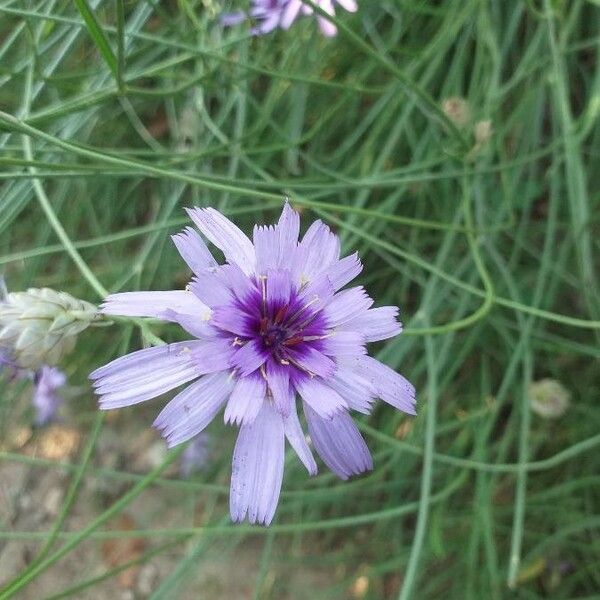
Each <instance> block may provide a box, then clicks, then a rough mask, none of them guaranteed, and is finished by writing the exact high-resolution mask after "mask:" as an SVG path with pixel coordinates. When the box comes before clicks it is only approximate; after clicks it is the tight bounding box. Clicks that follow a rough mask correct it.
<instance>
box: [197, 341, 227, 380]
mask: <svg viewBox="0 0 600 600" xmlns="http://www.w3.org/2000/svg"><path fill="white" fill-rule="evenodd" d="M234 354H235V349H234V347H233V346H232V345H231V343H230V342H229V341H228V340H224V339H211V340H197V341H196V342H195V343H194V346H193V348H192V351H191V359H192V361H193V362H194V365H195V367H196V371H197V373H198V374H199V375H205V374H206V373H214V372H215V371H223V370H225V369H227V368H228V367H230V366H231V363H232V361H233V357H234Z"/></svg>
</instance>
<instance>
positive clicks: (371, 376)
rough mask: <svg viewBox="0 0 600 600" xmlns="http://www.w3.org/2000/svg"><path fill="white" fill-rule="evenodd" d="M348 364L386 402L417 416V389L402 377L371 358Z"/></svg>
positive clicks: (357, 359)
mask: <svg viewBox="0 0 600 600" xmlns="http://www.w3.org/2000/svg"><path fill="white" fill-rule="evenodd" d="M348 364H350V365H351V366H352V368H355V369H357V371H358V373H360V374H361V375H362V376H363V377H364V378H365V379H367V380H368V381H369V383H370V384H371V386H372V387H373V389H374V391H375V393H376V394H377V396H378V397H379V398H381V399H382V400H383V401H384V402H387V403H388V404H391V405H392V406H393V407H394V408H397V409H398V410H401V411H403V412H405V413H408V414H409V415H414V414H416V410H415V388H414V387H413V385H412V384H411V383H410V382H409V381H408V380H407V379H405V378H404V377H402V375H400V374H399V373H396V371H394V370H393V369H390V367H388V366H387V365H384V364H383V363H380V362H379V361H378V360H375V359H374V358H371V357H370V356H359V357H355V358H352V359H350V361H349V363H348Z"/></svg>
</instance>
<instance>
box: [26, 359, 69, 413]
mask: <svg viewBox="0 0 600 600" xmlns="http://www.w3.org/2000/svg"><path fill="white" fill-rule="evenodd" d="M33 381H34V384H35V388H34V392H33V397H32V402H33V407H34V408H35V411H36V417H35V422H36V425H46V424H47V423H49V422H50V421H51V420H52V419H53V417H54V414H55V413H56V411H57V410H58V407H59V406H60V405H61V404H62V401H63V399H62V398H61V397H60V396H59V395H58V393H57V390H58V389H59V388H61V387H62V386H63V385H65V383H66V381H67V377H66V375H65V374H64V373H63V372H62V371H61V370H60V369H57V368H56V367H49V366H48V365H44V366H43V367H42V368H41V369H39V370H38V371H36V372H35V374H34V376H33Z"/></svg>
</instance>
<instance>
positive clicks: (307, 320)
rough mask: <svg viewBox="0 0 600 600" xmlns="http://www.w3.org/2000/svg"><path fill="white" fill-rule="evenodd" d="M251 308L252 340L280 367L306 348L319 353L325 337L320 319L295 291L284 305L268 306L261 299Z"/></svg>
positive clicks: (318, 314)
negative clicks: (258, 343) (255, 340)
mask: <svg viewBox="0 0 600 600" xmlns="http://www.w3.org/2000/svg"><path fill="white" fill-rule="evenodd" d="M253 308H254V310H252V313H251V314H252V315H253V323H252V327H251V328H252V332H253V334H254V335H253V337H254V338H255V339H257V340H258V341H259V342H260V344H261V347H262V349H263V350H264V351H265V352H267V353H269V354H271V355H272V356H273V357H274V358H275V359H276V360H277V361H278V362H280V363H284V364H285V363H286V362H294V356H295V355H296V353H298V352H300V353H303V352H305V351H306V350H307V347H308V346H311V347H313V348H316V349H318V347H320V345H321V340H322V339H323V338H324V336H325V335H326V330H325V323H324V319H323V317H322V315H321V314H320V312H319V311H316V310H314V308H313V307H312V306H311V304H310V302H309V301H306V300H305V299H303V298H301V296H300V295H299V294H298V292H297V291H296V290H292V291H291V293H290V297H289V300H287V301H284V300H279V301H271V302H270V301H269V300H267V299H266V298H265V297H263V295H261V296H260V304H259V305H258V306H256V305H255V306H254V307H253Z"/></svg>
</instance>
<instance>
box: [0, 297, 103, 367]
mask: <svg viewBox="0 0 600 600" xmlns="http://www.w3.org/2000/svg"><path fill="white" fill-rule="evenodd" d="M97 316H98V312H97V310H96V307H95V306H94V305H92V304H90V303H89V302H85V301H84V300H79V299H78V298H74V297H73V296H71V295H70V294H67V293H66V292H57V291H55V290H52V289H49V288H41V289H38V288H30V289H28V290H27V291H25V292H11V293H4V295H3V297H2V300H1V301H0V350H2V351H3V352H4V354H5V355H7V356H10V359H11V360H12V361H13V362H14V364H15V365H17V366H18V367H21V368H26V369H38V368H41V367H42V366H43V365H44V364H56V363H57V362H58V361H59V360H60V359H61V358H62V357H63V356H64V355H66V354H68V353H69V352H71V351H72V350H73V348H74V347H75V341H76V336H77V334H78V333H80V332H81V331H83V330H84V329H86V328H87V327H88V326H89V325H90V324H91V323H92V322H93V321H94V320H95V319H96V318H97Z"/></svg>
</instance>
